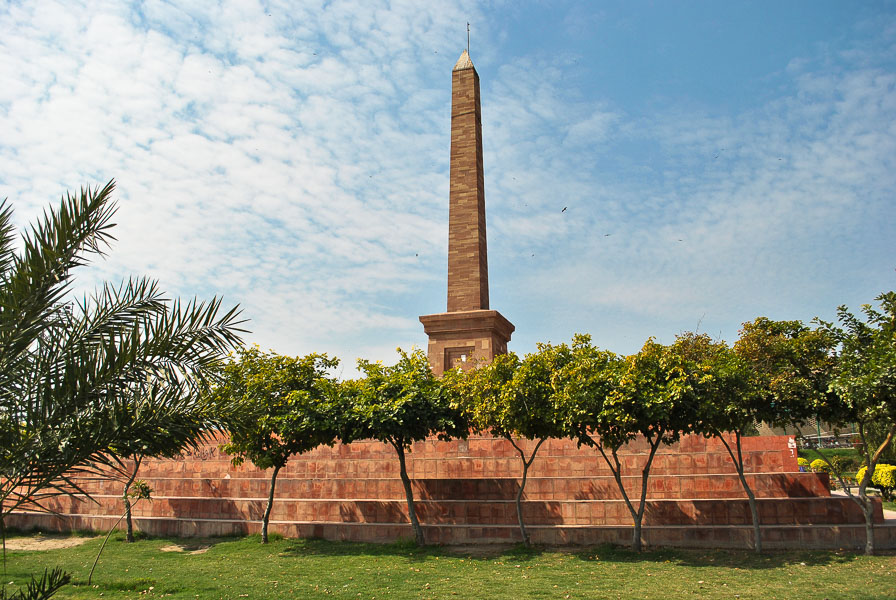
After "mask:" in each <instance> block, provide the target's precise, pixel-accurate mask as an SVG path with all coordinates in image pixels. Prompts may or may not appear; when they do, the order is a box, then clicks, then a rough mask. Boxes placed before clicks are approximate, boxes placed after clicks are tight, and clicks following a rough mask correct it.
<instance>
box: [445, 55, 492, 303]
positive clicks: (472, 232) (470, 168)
mask: <svg viewBox="0 0 896 600" xmlns="http://www.w3.org/2000/svg"><path fill="white" fill-rule="evenodd" d="M449 178H450V191H449V196H448V312H458V311H465V310H487V309H488V253H487V250H486V236H485V175H484V172H483V167H482V110H481V108H480V105H479V75H478V74H477V73H476V69H475V68H474V67H473V62H472V61H471V60H470V55H469V54H467V52H466V50H465V51H464V53H463V54H461V56H460V59H458V61H457V64H456V65H455V66H454V71H453V72H452V75H451V172H450V175H449Z"/></svg>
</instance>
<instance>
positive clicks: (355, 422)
mask: <svg viewBox="0 0 896 600" xmlns="http://www.w3.org/2000/svg"><path fill="white" fill-rule="evenodd" d="M398 354H399V360H398V362H397V363H396V364H394V365H392V366H388V367H387V366H384V365H383V364H381V363H379V362H375V363H373V362H369V361H366V360H363V359H359V360H358V368H359V370H360V371H362V372H363V373H364V375H365V377H364V378H362V379H357V380H351V381H346V382H343V383H342V384H341V385H340V386H339V395H340V397H341V398H342V402H343V403H344V416H345V421H344V422H343V425H342V434H341V437H342V441H343V442H345V443H351V442H352V441H354V440H360V439H375V440H379V441H381V442H385V443H388V444H389V445H390V446H392V448H394V449H395V453H396V455H397V457H398V466H399V474H400V476H401V482H402V484H403V485H404V492H405V497H406V498H407V504H408V518H409V520H410V521H411V526H412V527H413V528H414V537H415V539H416V541H417V544H419V545H423V544H424V543H425V538H424V536H423V528H422V527H421V526H420V521H419V520H418V519H417V512H416V509H415V506H414V493H413V490H412V488H411V480H410V477H408V471H407V465H406V462H405V453H406V452H407V451H408V450H409V449H410V447H411V444H413V443H414V442H417V441H420V440H424V439H426V438H427V437H429V436H432V435H438V436H439V438H440V439H443V440H448V439H451V438H458V437H459V438H465V437H466V436H467V433H468V427H467V423H466V422H465V420H464V419H463V416H462V414H461V413H460V411H458V410H457V409H456V408H455V407H454V406H452V404H451V402H450V399H449V397H448V395H447V394H446V393H445V392H444V390H443V386H442V384H441V382H440V381H439V380H438V379H436V378H435V377H434V376H433V373H432V369H430V366H429V361H428V360H427V359H426V355H425V354H424V353H423V352H422V351H420V350H414V351H412V352H411V353H407V352H403V351H402V350H401V349H400V348H399V349H398Z"/></svg>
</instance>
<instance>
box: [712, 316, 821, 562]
mask: <svg viewBox="0 0 896 600" xmlns="http://www.w3.org/2000/svg"><path fill="white" fill-rule="evenodd" d="M831 345H832V338H831V336H830V335H828V334H826V333H825V332H824V331H822V330H819V329H810V328H808V327H806V326H805V325H803V324H802V323H801V322H799V321H773V320H771V319H767V318H765V317H759V318H757V319H755V320H754V321H752V322H748V323H744V325H743V328H742V329H741V332H740V336H739V338H738V340H737V342H735V344H734V348H733V350H732V352H731V353H729V352H728V350H727V349H725V348H723V347H722V344H713V343H712V342H711V341H709V340H708V339H704V340H703V342H702V344H695V347H702V348H703V351H704V355H705V356H707V357H709V359H710V364H711V365H712V366H711V368H710V371H709V377H707V378H705V379H704V382H707V383H708V388H709V390H710V396H709V397H708V398H706V402H705V404H704V406H712V405H713V399H712V394H718V397H719V398H720V399H722V402H721V403H719V405H718V406H716V407H714V410H715V414H716V421H715V423H713V422H712V421H710V422H709V425H710V427H709V431H711V432H712V433H714V434H715V435H717V436H718V437H719V439H720V440H721V441H722V443H723V444H724V445H725V448H726V449H727V450H728V453H729V455H730V456H731V459H732V461H733V462H734V465H735V468H736V470H737V473H738V477H739V478H740V481H741V485H742V486H743V488H744V491H745V492H746V494H747V497H748V498H749V502H750V512H751V515H752V519H753V528H754V529H753V533H754V540H755V541H754V547H755V549H756V551H757V552H761V551H762V538H761V531H760V522H759V511H758V508H757V506H756V498H755V495H754V493H753V491H752V489H751V488H750V486H749V484H748V482H747V479H746V477H745V474H744V473H745V467H744V460H743V452H742V448H741V440H742V438H743V437H744V436H745V435H747V434H748V432H749V431H750V430H751V429H752V428H753V427H754V424H755V423H760V422H765V423H769V424H771V425H773V426H788V425H790V426H793V427H794V428H796V430H797V431H799V426H800V425H802V424H803V423H805V422H806V420H807V419H808V418H810V417H812V416H814V415H815V413H816V410H815V409H816V406H818V405H819V403H823V402H824V401H825V400H826V399H827V398H829V396H830V394H829V393H828V391H827V387H828V379H829V373H830V369H831V366H832V362H831V354H830V350H831ZM719 409H721V410H719ZM726 431H727V432H731V433H734V436H735V448H734V449H732V448H731V447H730V445H729V443H728V440H727V439H726V438H725V437H724V436H722V435H721V432H726Z"/></svg>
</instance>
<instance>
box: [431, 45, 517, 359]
mask: <svg viewBox="0 0 896 600" xmlns="http://www.w3.org/2000/svg"><path fill="white" fill-rule="evenodd" d="M481 117H482V111H481V108H480V105H479V75H478V74H477V73H476V69H475V68H474V67H473V62H472V61H471V60H470V55H469V54H468V53H467V51H466V50H464V52H463V54H461V55H460V58H459V59H458V61H457V64H456V65H454V71H453V72H452V75H451V172H450V176H449V177H450V192H449V198H448V202H449V206H448V213H449V214H448V310H447V312H444V313H438V314H434V315H424V316H422V317H420V322H421V323H423V330H424V331H425V332H426V334H427V335H428V336H429V363H430V365H431V366H432V369H433V371H434V372H435V374H436V375H437V376H440V375H442V373H444V372H445V371H447V370H450V369H452V368H454V367H456V366H461V367H463V368H472V367H475V366H476V365H480V364H485V363H489V362H491V361H492V359H493V358H494V357H495V356H497V355H498V354H503V353H505V352H507V342H509V341H510V336H511V334H512V333H513V330H514V327H513V325H512V324H511V323H510V321H508V320H507V319H505V318H504V317H503V316H502V315H501V313H499V312H498V311H496V310H489V306H488V256H487V252H486V239H485V175H484V172H483V168H482V118H481Z"/></svg>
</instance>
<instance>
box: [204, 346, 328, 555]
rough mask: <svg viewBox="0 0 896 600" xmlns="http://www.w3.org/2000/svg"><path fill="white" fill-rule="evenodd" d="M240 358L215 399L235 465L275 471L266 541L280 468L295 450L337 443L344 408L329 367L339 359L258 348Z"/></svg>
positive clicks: (266, 516) (263, 534) (227, 369)
mask: <svg viewBox="0 0 896 600" xmlns="http://www.w3.org/2000/svg"><path fill="white" fill-rule="evenodd" d="M237 356H238V358H237V360H232V361H230V362H229V363H228V364H227V365H226V366H224V368H223V369H222V373H221V383H220V384H219V385H218V386H217V387H216V388H215V389H214V391H213V392H212V395H211V399H212V403H213V404H214V405H217V406H218V407H219V409H222V410H224V411H225V412H226V413H227V417H226V419H225V420H226V421H227V429H228V431H229V433H230V441H229V442H228V443H226V444H225V445H224V447H223V449H224V451H225V452H227V453H228V454H231V455H233V459H232V462H233V464H234V465H239V464H241V463H242V462H243V461H244V460H245V459H249V460H250V461H252V463H253V464H254V465H255V466H257V467H259V468H261V469H270V468H273V469H274V471H273V474H272V476H271V484H270V488H269V493H268V503H267V506H266V508H265V512H264V516H263V518H262V529H261V538H262V543H267V541H268V523H269V521H270V516H271V508H272V506H273V502H274V489H275V486H276V482H277V474H278V473H279V472H280V469H282V468H283V467H284V466H286V463H287V461H288V460H289V457H290V456H292V455H293V454H300V453H302V452H307V451H309V450H313V449H314V448H316V447H318V446H320V445H323V444H333V443H334V442H335V441H336V437H337V435H338V433H339V425H338V420H339V414H340V411H339V410H338V409H337V407H336V405H335V404H334V398H335V396H334V394H333V385H334V382H333V381H332V380H331V378H330V377H329V376H328V371H329V370H331V369H333V368H335V367H336V366H337V365H338V363H339V361H338V360H337V359H335V358H329V357H327V356H326V355H325V354H309V355H307V356H303V357H289V356H281V355H279V354H275V353H273V352H271V353H265V352H262V351H260V350H259V349H258V347H257V346H255V347H252V348H242V349H240V350H239V351H238V355H237Z"/></svg>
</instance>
